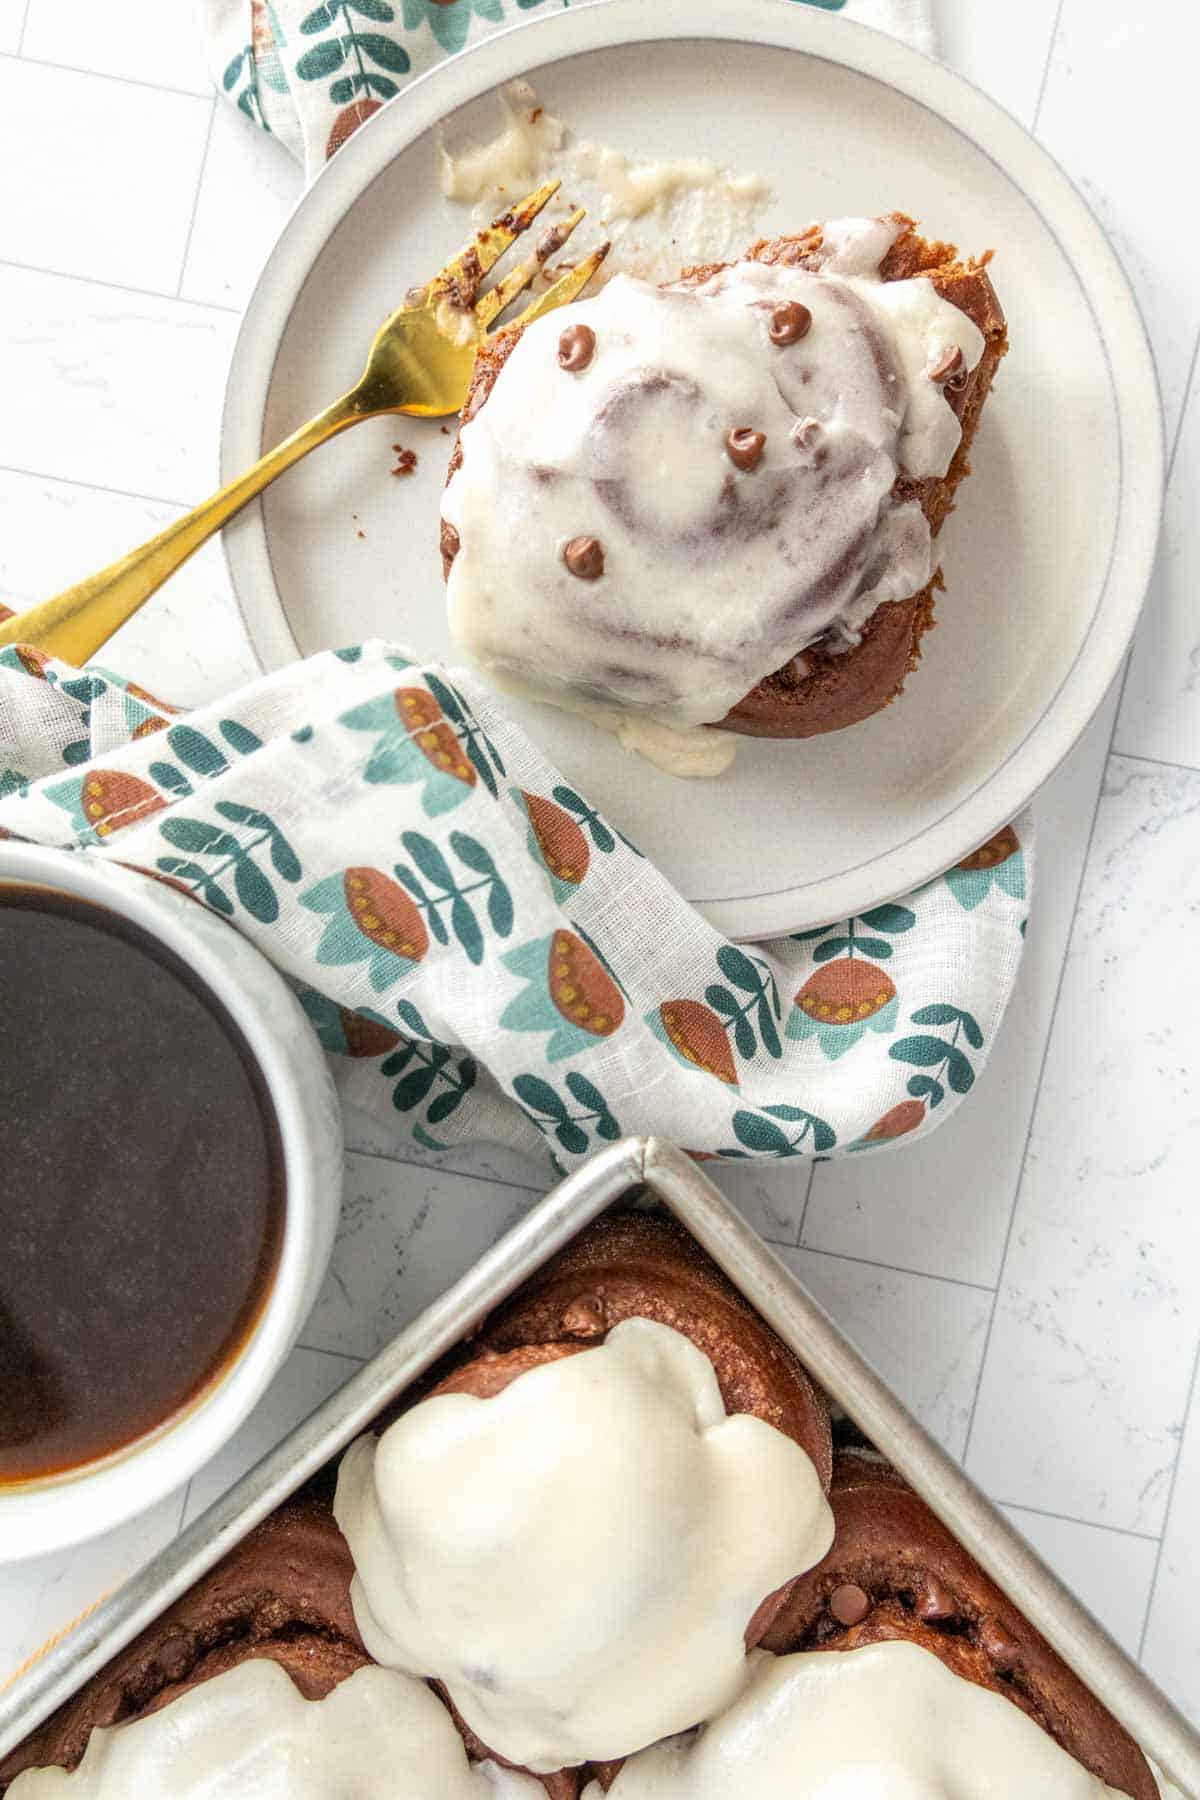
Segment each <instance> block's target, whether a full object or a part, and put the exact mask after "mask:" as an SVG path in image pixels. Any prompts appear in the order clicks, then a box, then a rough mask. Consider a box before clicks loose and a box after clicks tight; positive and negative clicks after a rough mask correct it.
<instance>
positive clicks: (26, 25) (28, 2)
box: [15, 0, 33, 56]
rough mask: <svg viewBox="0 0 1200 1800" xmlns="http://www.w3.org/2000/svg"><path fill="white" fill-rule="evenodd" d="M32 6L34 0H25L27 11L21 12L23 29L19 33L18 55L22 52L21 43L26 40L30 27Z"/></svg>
mask: <svg viewBox="0 0 1200 1800" xmlns="http://www.w3.org/2000/svg"><path fill="white" fill-rule="evenodd" d="M32 7H33V0H25V11H24V12H23V13H22V14H21V29H20V31H19V32H18V33H17V48H16V52H15V54H16V55H17V56H20V54H21V45H22V44H23V43H24V42H25V33H26V31H27V30H28V29H29V14H30V11H31V9H32Z"/></svg>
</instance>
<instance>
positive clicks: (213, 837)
mask: <svg viewBox="0 0 1200 1800" xmlns="http://www.w3.org/2000/svg"><path fill="white" fill-rule="evenodd" d="M201 741H202V742H206V741H207V740H203V739H202V740H201ZM189 749H190V747H189ZM216 810H217V812H219V813H220V814H221V815H222V817H223V818H225V819H227V820H229V821H230V822H231V823H233V824H240V825H243V826H244V828H245V830H246V831H247V832H248V833H251V834H252V835H250V836H249V837H246V838H242V837H239V836H238V835H237V834H236V833H235V832H231V831H226V830H225V829H224V828H223V827H222V826H220V825H216V824H214V823H212V821H210V820H208V819H188V818H182V817H180V816H178V815H177V814H173V815H172V816H171V817H169V818H167V819H164V820H163V822H162V824H161V825H160V826H159V834H160V836H161V837H162V838H163V839H164V840H165V841H166V842H167V843H168V844H170V845H171V847H172V848H173V849H175V850H183V851H186V852H187V853H188V855H189V857H193V858H194V857H197V856H201V857H211V858H215V859H217V864H218V866H217V867H216V868H215V869H212V868H210V869H209V871H208V875H207V878H206V880H205V881H204V882H196V881H195V879H194V877H191V878H189V877H188V876H184V875H182V874H181V872H180V870H179V868H178V867H177V866H176V859H174V858H170V857H167V858H162V857H160V858H159V859H158V862H157V864H156V867H158V868H159V869H160V870H161V871H162V872H163V873H164V874H169V875H174V876H175V877H176V878H177V879H179V880H183V881H185V882H187V881H188V880H189V879H191V880H192V882H193V885H194V886H195V887H196V888H197V890H198V891H201V892H203V893H204V895H205V897H207V892H208V891H209V890H210V889H212V888H214V887H215V889H216V891H218V892H220V893H222V895H224V896H225V897H226V898H227V897H228V896H227V891H226V890H225V889H224V888H223V887H222V886H221V883H222V882H223V881H224V879H225V877H226V876H227V875H232V878H233V890H234V893H235V894H236V896H237V899H238V901H239V903H240V904H241V906H242V907H243V908H244V910H245V911H246V912H248V913H249V914H250V916H251V918H252V919H257V920H258V922H259V923H260V924H262V925H273V924H274V923H275V921H276V919H278V917H279V897H278V895H277V893H276V891H275V886H274V883H273V882H272V881H271V879H270V877H269V876H268V875H267V873H266V871H265V870H264V869H263V868H262V866H261V863H260V860H259V859H260V857H261V856H262V853H263V851H264V850H265V851H266V853H267V857H268V859H269V861H270V863H271V866H272V868H273V870H274V872H275V874H277V875H278V876H279V877H280V879H281V880H283V881H286V882H289V883H292V882H297V881H299V880H300V877H301V873H302V870H301V867H300V861H299V858H298V857H297V856H296V853H295V851H294V850H293V849H292V847H291V845H290V844H289V843H288V841H287V839H286V838H285V837H284V835H283V833H282V832H281V831H280V829H279V827H278V826H277V825H276V823H275V821H274V820H273V819H271V818H270V817H268V815H267V814H266V813H263V812H259V811H258V810H257V809H256V808H253V807H246V806H240V805H238V804H237V803H235V802H234V801H231V800H230V801H225V800H222V801H218V802H217V807H216ZM168 864H170V865H171V866H170V867H168V866H167V865H168ZM219 910H225V909H224V908H220V909H219Z"/></svg>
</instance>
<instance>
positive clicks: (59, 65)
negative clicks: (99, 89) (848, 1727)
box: [0, 0, 208, 100]
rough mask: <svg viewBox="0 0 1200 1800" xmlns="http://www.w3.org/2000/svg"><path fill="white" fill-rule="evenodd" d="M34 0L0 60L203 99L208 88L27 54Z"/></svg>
mask: <svg viewBox="0 0 1200 1800" xmlns="http://www.w3.org/2000/svg"><path fill="white" fill-rule="evenodd" d="M32 5H33V0H26V5H25V17H24V19H23V20H22V21H21V36H20V39H19V40H18V43H17V48H16V50H15V52H13V51H6V52H3V53H0V62H14V61H15V60H16V58H17V57H18V56H19V57H20V58H21V60H22V62H26V63H30V64H32V66H33V67H34V68H35V69H57V70H58V71H59V72H60V73H61V74H63V75H84V76H89V77H91V78H92V79H93V80H95V81H115V82H118V83H119V84H120V86H121V87H136V88H149V89H150V91H151V92H152V93H155V94H177V95H179V97H180V98H181V99H185V100H203V99H204V97H205V94H206V93H207V92H208V90H207V88H206V89H204V90H203V91H201V92H197V90H196V89H195V88H181V87H171V86H170V85H169V84H168V83H167V82H165V81H145V80H143V79H142V77H141V76H138V75H116V74H114V73H113V71H112V70H111V69H81V68H79V67H78V66H77V65H76V64H75V63H64V62H55V61H54V60H53V59H52V58H50V57H48V56H26V55H25V53H24V51H23V49H22V45H23V44H24V42H25V31H26V28H27V26H28V24H29V14H30V11H31V10H32Z"/></svg>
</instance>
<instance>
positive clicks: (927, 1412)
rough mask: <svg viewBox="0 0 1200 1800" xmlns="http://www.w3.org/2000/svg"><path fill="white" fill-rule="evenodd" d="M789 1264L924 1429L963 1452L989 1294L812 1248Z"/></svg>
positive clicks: (786, 1253)
mask: <svg viewBox="0 0 1200 1800" xmlns="http://www.w3.org/2000/svg"><path fill="white" fill-rule="evenodd" d="M780 1255H781V1256H782V1257H783V1260H784V1262H786V1263H787V1265H788V1267H789V1268H790V1269H791V1270H793V1272H794V1273H795V1274H797V1275H798V1276H799V1277H800V1279H801V1280H802V1281H803V1282H804V1284H805V1286H806V1287H807V1288H808V1289H809V1291H810V1292H811V1293H812V1294H814V1295H815V1297H816V1298H817V1299H818V1300H819V1301H820V1302H821V1305H822V1306H823V1307H824V1308H825V1310H826V1312H828V1313H831V1314H832V1315H833V1317H834V1318H835V1319H836V1320H837V1322H838V1324H839V1325H840V1326H841V1327H842V1329H843V1331H845V1332H846V1334H847V1336H848V1337H850V1338H852V1339H853V1341H854V1342H855V1343H856V1344H857V1346H858V1348H859V1349H860V1350H861V1351H862V1353H863V1355H864V1356H865V1357H867V1359H868V1360H869V1361H870V1362H872V1363H873V1364H874V1365H875V1367H876V1368H877V1369H880V1370H886V1372H887V1378H888V1381H889V1382H890V1384H891V1385H892V1387H894V1388H895V1390H896V1392H897V1393H898V1394H899V1396H900V1398H901V1399H902V1400H903V1401H904V1402H905V1403H906V1405H908V1406H909V1407H910V1408H911V1409H912V1411H913V1412H914V1413H915V1414H916V1415H917V1417H918V1419H920V1421H921V1423H922V1424H923V1425H924V1426H925V1428H926V1430H927V1431H930V1432H932V1434H933V1436H934V1437H935V1438H937V1439H938V1441H939V1443H941V1444H943V1445H944V1446H945V1448H946V1449H947V1450H949V1451H950V1453H951V1455H952V1456H960V1455H961V1454H962V1447H963V1441H964V1439H965V1437H966V1431H967V1423H968V1420H969V1418H970V1415H971V1404H972V1401H973V1400H974V1397H975V1389H976V1386H977V1384H978V1381H979V1364H980V1360H981V1358H982V1356H983V1346H984V1340H985V1338H986V1336H987V1324H988V1317H989V1314H990V1312H991V1299H992V1297H991V1294H990V1293H989V1292H988V1291H987V1290H986V1289H984V1288H973V1287H965V1286H963V1285H962V1284H961V1283H959V1282H954V1281H931V1280H930V1279H929V1278H928V1277H927V1276H923V1275H908V1274H903V1273H901V1272H900V1271H898V1270H895V1269H880V1268H874V1267H872V1266H871V1265H870V1264H867V1263H858V1262H850V1261H848V1260H847V1259H846V1258H845V1257H841V1256H822V1255H818V1254H817V1253H816V1252H815V1251H812V1250H781V1251H780Z"/></svg>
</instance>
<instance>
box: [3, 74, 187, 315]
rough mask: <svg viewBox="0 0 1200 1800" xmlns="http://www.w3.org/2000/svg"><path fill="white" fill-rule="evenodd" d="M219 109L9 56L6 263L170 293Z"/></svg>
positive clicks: (5, 88) (5, 128) (5, 143)
mask: <svg viewBox="0 0 1200 1800" xmlns="http://www.w3.org/2000/svg"><path fill="white" fill-rule="evenodd" d="M212 108H213V102H212V101H210V100H208V99H201V98H200V97H199V96H193V95H191V94H167V93H162V92H160V91H159V90H158V89H155V88H149V87H134V86H132V85H131V84H130V83H128V82H124V81H114V80H111V79H109V78H108V77H106V76H101V75H80V74H77V73H75V72H74V71H71V70H65V69H55V68H46V67H45V66H44V65H42V64H40V63H32V62H28V61H26V60H25V59H24V58H23V57H22V58H17V57H0V211H2V213H3V217H4V241H3V246H2V248H3V254H4V259H5V261H6V262H14V263H23V264H24V265H25V266H26V267H28V268H35V269H43V270H53V271H57V272H59V273H62V274H66V275H87V276H91V277H93V278H94V279H95V280H97V281H115V282H121V283H123V284H126V285H128V286H130V287H136V288H149V289H152V290H155V291H158V292H163V291H164V290H165V291H167V292H169V293H172V294H173V293H174V292H175V288H176V285H177V283H178V281H179V274H180V270H181V268H182V266H183V253H184V248H185V245H186V242H187V230H188V222H189V218H190V210H189V209H188V208H187V207H181V206H180V204H179V195H180V193H185V194H187V193H191V192H193V191H194V190H195V187H196V183H197V181H198V180H199V178H200V164H201V159H202V158H203V155H204V145H205V141H206V139H207V137H208V127H209V122H210V119H211V117H212ZM150 143H153V144H154V146H155V148H154V154H153V155H147V153H146V146H147V144H150ZM31 169H36V170H37V172H38V179H37V181H36V182H31V181H30V179H29V171H30V170H31ZM101 193H103V194H104V195H105V196H106V198H105V199H104V201H103V202H100V203H98V195H99V194H101Z"/></svg>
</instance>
